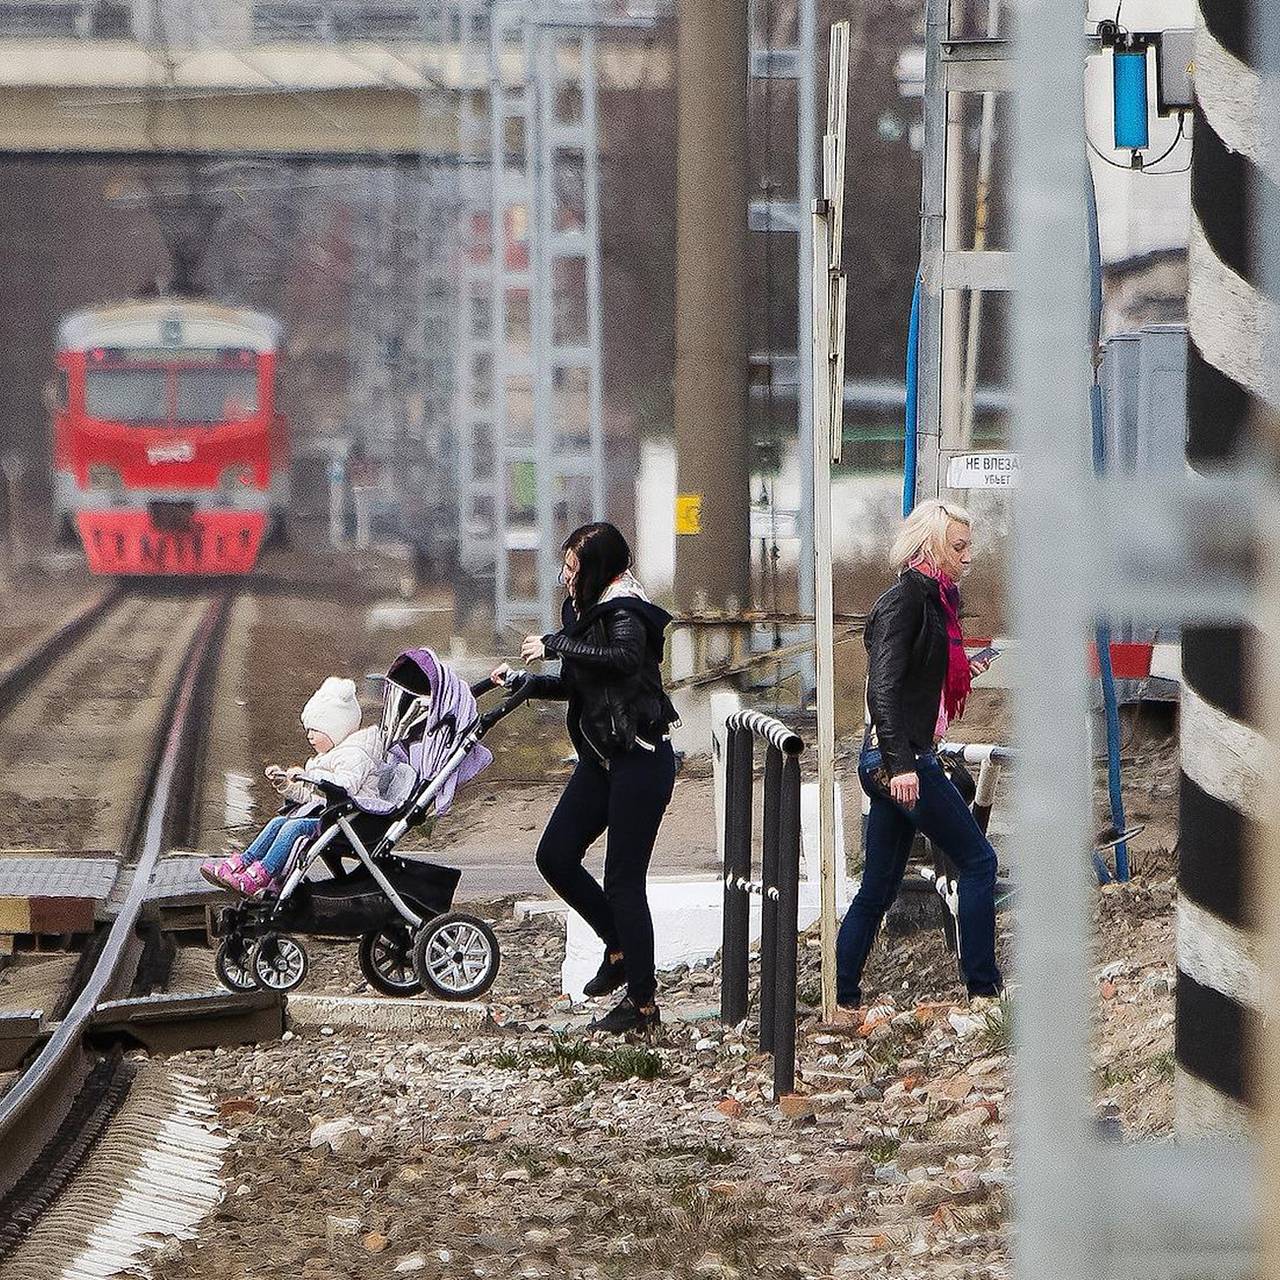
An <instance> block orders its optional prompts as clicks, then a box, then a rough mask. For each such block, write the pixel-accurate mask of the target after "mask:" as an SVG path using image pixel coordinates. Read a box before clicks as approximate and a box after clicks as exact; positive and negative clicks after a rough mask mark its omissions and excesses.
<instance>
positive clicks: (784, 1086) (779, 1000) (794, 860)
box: [773, 755, 800, 1101]
mask: <svg viewBox="0 0 1280 1280" xmlns="http://www.w3.org/2000/svg"><path fill="white" fill-rule="evenodd" d="M779 799H780V804H779V807H780V809H781V810H782V812H781V814H780V823H779V830H778V925H777V939H776V942H775V949H774V954H775V957H776V958H775V962H774V984H773V985H774V1010H773V1023H774V1034H773V1096H774V1099H775V1101H776V1100H777V1099H778V1098H780V1097H781V1096H782V1095H783V1094H784V1093H791V1092H792V1091H793V1090H794V1089H795V1086H796V948H797V946H798V944H799V935H800V928H799V924H800V761H799V758H798V757H797V756H794V755H790V756H788V757H787V759H786V762H785V763H784V764H783V767H782V787H781V796H780V798H779Z"/></svg>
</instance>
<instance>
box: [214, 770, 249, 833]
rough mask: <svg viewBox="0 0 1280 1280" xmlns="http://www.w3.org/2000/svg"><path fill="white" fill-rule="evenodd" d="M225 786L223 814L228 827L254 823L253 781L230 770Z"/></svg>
mask: <svg viewBox="0 0 1280 1280" xmlns="http://www.w3.org/2000/svg"><path fill="white" fill-rule="evenodd" d="M225 785H226V790H225V792H224V795H225V799H224V801H223V810H222V812H223V817H224V819H225V821H226V825H227V827H228V828H232V827H241V826H248V824H249V823H251V822H252V821H253V779H252V778H251V777H249V775H248V774H247V773H236V772H234V771H231V770H228V772H227V774H226V777H225Z"/></svg>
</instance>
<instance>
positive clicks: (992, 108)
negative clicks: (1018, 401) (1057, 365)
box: [959, 0, 1001, 449]
mask: <svg viewBox="0 0 1280 1280" xmlns="http://www.w3.org/2000/svg"><path fill="white" fill-rule="evenodd" d="M1000 3H1001V0H987V35H988V36H989V37H992V38H994V37H995V36H997V35H998V34H999V33H1000ZM995 125H996V95H995V94H994V93H984V94H983V95H982V123H981V124H980V125H979V127H978V179H977V185H976V186H975V188H974V193H973V247H974V249H976V250H982V249H985V248H986V247H987V219H988V216H989V213H988V199H989V192H990V189H991V160H992V156H993V154H994V151H995V148H994V145H993V143H994V139H995ZM981 328H982V290H981V289H974V290H972V291H971V292H970V294H969V319H968V323H967V325H966V333H965V355H964V399H963V400H962V401H961V405H960V414H961V416H960V440H959V445H960V448H962V449H969V448H972V446H973V411H974V401H975V400H976V399H977V395H978V354H979V352H978V337H979V333H980V330H981Z"/></svg>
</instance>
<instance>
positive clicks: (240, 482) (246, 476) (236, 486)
mask: <svg viewBox="0 0 1280 1280" xmlns="http://www.w3.org/2000/svg"><path fill="white" fill-rule="evenodd" d="M252 484H253V468H252V467H245V466H240V465H238V464H237V465H233V466H230V467H223V468H222V474H221V475H220V476H219V477H218V488H219V489H221V490H222V491H223V492H224V493H235V492H237V491H238V490H240V489H247V488H248V487H249V486H250V485H252Z"/></svg>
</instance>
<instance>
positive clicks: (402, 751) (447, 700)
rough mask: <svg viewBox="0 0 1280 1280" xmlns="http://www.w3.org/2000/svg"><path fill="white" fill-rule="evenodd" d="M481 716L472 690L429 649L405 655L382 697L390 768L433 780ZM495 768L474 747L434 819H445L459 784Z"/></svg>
mask: <svg viewBox="0 0 1280 1280" xmlns="http://www.w3.org/2000/svg"><path fill="white" fill-rule="evenodd" d="M478 716H479V709H478V708H477V707H476V700H475V698H474V697H473V696H472V694H471V689H470V688H469V687H468V685H467V684H466V682H465V681H464V680H463V679H462V678H461V677H460V676H459V675H458V673H457V672H456V671H454V670H453V669H452V668H451V667H449V666H447V665H446V664H445V663H443V662H441V661H440V659H439V658H438V657H437V656H436V655H435V653H433V652H432V651H431V650H430V649H409V650H407V651H406V652H405V653H402V654H401V655H400V656H399V657H398V658H397V659H396V660H395V661H394V662H393V663H392V664H391V667H390V669H389V670H388V672H387V683H386V688H385V690H384V692H383V705H382V736H383V742H384V743H385V745H386V749H387V757H388V764H389V765H391V766H396V765H405V764H407V765H409V766H410V767H411V768H412V769H413V772H414V774H415V775H416V778H417V781H418V782H426V781H430V780H432V779H434V778H435V776H436V775H437V774H438V773H439V772H440V770H441V769H442V768H443V767H444V766H445V764H446V763H447V762H448V760H449V758H450V756H452V755H453V754H454V752H455V750H456V749H457V747H458V745H459V743H460V741H461V739H462V737H463V735H464V734H465V733H466V732H467V730H468V729H470V728H471V726H472V725H473V724H475V722H476V719H477V718H478ZM492 762H493V755H492V753H491V752H490V751H489V750H488V749H487V748H486V747H484V746H483V745H481V744H480V743H476V744H475V745H474V746H473V747H472V748H471V749H470V750H469V751H468V752H467V754H466V755H465V756H464V757H463V759H462V762H461V764H460V765H459V766H458V768H457V769H455V770H454V772H453V773H452V774H451V775H450V776H449V777H448V779H446V781H445V783H444V785H443V787H441V789H440V791H439V793H438V794H437V795H436V798H435V810H436V813H438V814H442V813H446V812H447V811H448V809H449V807H450V805H452V803H453V795H454V792H455V791H456V790H457V788H458V786H459V784H461V783H464V782H469V781H470V780H471V779H472V778H474V777H475V776H476V774H478V773H479V772H480V771H481V770H482V769H486V768H487V767H488V766H489V765H490V764H491V763H492ZM401 773H402V775H403V771H401Z"/></svg>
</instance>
